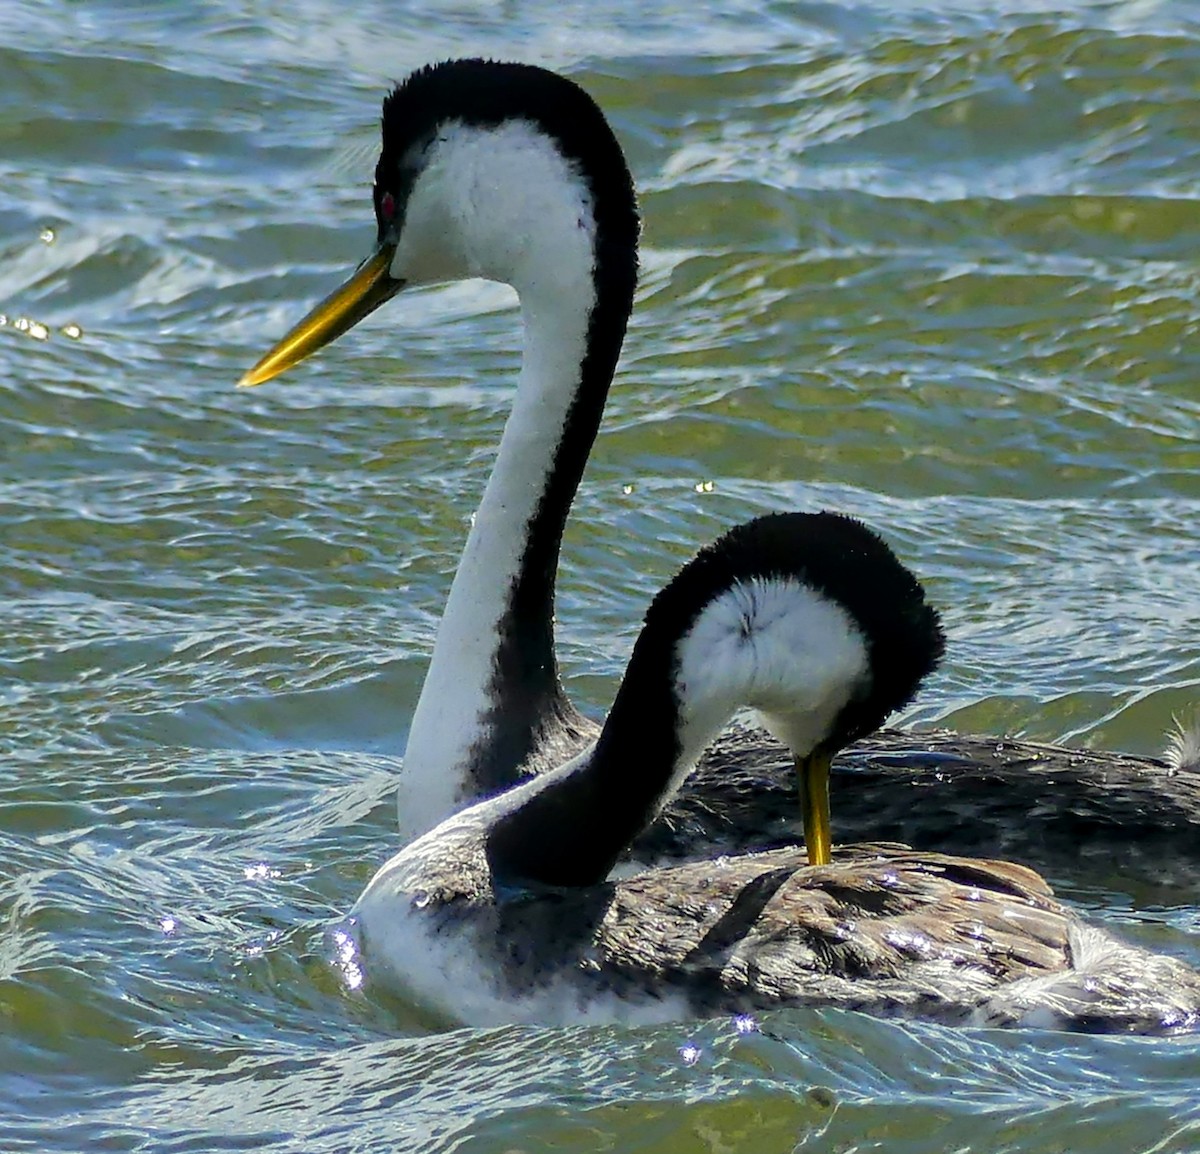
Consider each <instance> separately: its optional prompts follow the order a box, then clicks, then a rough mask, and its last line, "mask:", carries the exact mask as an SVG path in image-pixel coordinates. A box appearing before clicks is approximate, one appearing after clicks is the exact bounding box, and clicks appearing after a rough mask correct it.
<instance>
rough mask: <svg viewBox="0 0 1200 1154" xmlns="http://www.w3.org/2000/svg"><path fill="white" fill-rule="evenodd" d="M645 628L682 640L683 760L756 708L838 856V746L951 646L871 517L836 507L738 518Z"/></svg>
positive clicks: (673, 680)
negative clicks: (834, 825) (833, 769)
mask: <svg viewBox="0 0 1200 1154" xmlns="http://www.w3.org/2000/svg"><path fill="white" fill-rule="evenodd" d="M645 632H646V633H649V634H651V636H655V635H661V636H663V637H664V638H665V637H675V638H677V639H678V640H677V641H676V643H675V644H674V645H673V646H672V648H671V651H670V652H671V657H670V662H671V667H670V681H669V684H670V692H671V695H672V698H673V701H672V702H671V705H672V706H673V708H674V710H675V711H676V716H677V718H678V722H677V733H678V741H679V746H680V764H681V765H683V766H688V767H690V766H691V765H692V764H694V763H695V761H696V760H697V759H698V758H699V756H700V753H701V751H702V750H703V749H704V747H705V746H706V745H707V744H708V743H709V742H710V741H711V740H712V738H713V737H714V736H715V735H716V733H717V731H718V730H719V729H720V728H721V727H722V726H723V725H724V724H725V722H726V720H727V719H728V717H729V716H730V714H731V713H733V712H734V710H736V709H737V708H739V707H742V706H749V707H750V708H752V709H753V710H755V712H756V713H757V714H758V717H759V720H760V721H761V723H762V724H763V726H764V727H765V728H766V729H767V730H768V731H769V732H770V733H771V734H773V735H774V736H775V737H776V738H778V739H779V740H780V741H782V742H783V743H784V745H786V746H787V747H788V749H789V750H790V751H791V753H792V756H793V757H794V758H795V761H796V767H797V771H798V773H799V775H800V782H801V792H802V801H803V808H804V814H805V827H806V840H807V844H808V850H809V855H810V859H811V860H812V861H813V863H814V864H826V863H827V862H828V860H829V851H830V831H829V816H828V813H829V801H828V774H829V765H830V762H831V761H832V758H833V756H834V754H836V753H837V752H838V750H840V749H841V748H842V747H843V746H845V745H847V744H849V743H850V742H851V741H854V740H856V739H857V738H859V737H862V736H864V735H866V734H868V733H870V732H871V731H872V730H874V729H876V728H878V727H879V726H880V725H881V724H882V723H883V721H884V720H885V719H886V718H887V716H888V715H889V714H890V713H892V712H894V711H895V710H897V709H899V708H901V707H902V706H904V705H906V704H907V703H908V702H909V701H910V700H911V699H912V697H913V696H914V694H915V693H916V691H917V687H918V686H919V685H920V683H921V680H922V679H923V678H924V677H925V676H926V675H927V674H928V673H929V672H931V671H932V670H933V669H934V668H935V667H936V665H937V663H938V661H939V659H940V658H941V655H942V652H943V650H944V647H945V637H944V635H943V633H942V629H941V625H940V623H939V621H938V616H937V613H936V611H935V610H934V609H933V608H932V606H930V605H929V604H928V603H927V602H926V601H925V595H924V590H923V589H922V588H921V585H920V583H919V582H918V581H917V579H916V578H915V577H914V576H913V575H912V573H910V572H909V571H908V570H907V569H906V568H905V567H904V566H903V565H902V564H901V563H900V562H899V561H898V560H897V559H896V557H895V555H894V554H893V553H892V551H891V550H890V549H889V548H888V547H887V546H886V545H885V544H884V543H883V541H882V540H880V538H879V537H877V536H876V535H875V534H874V533H872V532H871V531H870V530H869V529H867V528H866V526H864V525H862V524H861V523H860V522H858V521H855V520H853V519H852V518H850V517H845V516H841V515H838V514H834V513H819V514H802V513H788V514H776V515H774V516H768V517H760V518H758V519H757V520H754V521H750V522H747V523H746V524H744V525H739V526H738V527H737V528H735V529H733V530H732V531H731V532H729V533H727V534H726V535H725V536H724V537H722V538H721V539H720V540H719V541H717V542H716V543H714V544H713V545H711V546H709V547H708V548H707V549H704V550H702V551H701V552H700V553H699V554H698V555H697V557H696V558H695V560H694V561H692V562H691V563H690V564H689V565H688V566H686V567H685V568H684V569H683V571H682V572H681V573H680V574H679V575H678V577H676V578H675V580H674V581H673V582H671V584H670V585H669V586H667V588H666V589H664V590H663V592H662V593H661V594H660V595H659V597H658V598H657V599H656V600H655V602H654V604H653V605H652V606H651V608H650V611H649V613H648V614H647V617H646V631H645ZM643 636H645V634H643Z"/></svg>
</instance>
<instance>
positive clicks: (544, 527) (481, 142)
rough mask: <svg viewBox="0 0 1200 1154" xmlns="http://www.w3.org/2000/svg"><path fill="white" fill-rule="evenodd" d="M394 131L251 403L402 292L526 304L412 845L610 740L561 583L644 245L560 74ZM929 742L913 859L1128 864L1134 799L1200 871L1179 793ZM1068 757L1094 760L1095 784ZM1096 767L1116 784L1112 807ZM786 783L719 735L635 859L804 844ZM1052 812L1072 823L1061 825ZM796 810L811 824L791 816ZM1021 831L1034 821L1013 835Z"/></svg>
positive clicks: (420, 107) (460, 101) (507, 84)
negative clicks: (571, 682) (563, 671)
mask: <svg viewBox="0 0 1200 1154" xmlns="http://www.w3.org/2000/svg"><path fill="white" fill-rule="evenodd" d="M382 129H383V147H382V152H381V154H380V157H379V162H378V165H377V168H376V175H375V187H374V202H375V215H376V223H377V229H378V238H377V245H376V249H375V251H374V253H373V254H372V255H371V256H370V257H369V258H368V259H367V260H366V261H365V262H364V263H363V265H362V266H360V268H359V270H358V271H357V272H356V273H355V274H354V276H353V277H352V278H351V279H350V280H349V281H348V282H347V283H346V284H345V285H344V286H342V288H340V289H338V290H337V291H336V292H335V293H334V294H332V295H331V296H330V297H329V298H327V300H326V301H324V302H322V303H321V304H320V305H318V306H317V308H316V309H314V310H313V312H312V313H310V314H309V316H308V317H306V318H305V319H304V320H303V321H302V322H301V323H300V324H299V325H297V326H296V328H295V329H293V330H292V332H291V333H289V334H288V335H287V336H286V337H285V338H284V339H283V340H282V341H281V342H280V343H279V345H277V346H276V348H275V349H274V350H272V352H271V353H269V354H268V355H267V356H266V357H264V358H263V360H262V361H260V362H259V364H258V365H256V366H255V368H254V369H252V370H251V371H250V372H249V373H247V374H246V377H245V378H244V379H243V383H245V384H257V383H259V382H261V381H264V380H268V379H270V378H271V377H272V376H274V375H275V374H277V373H278V372H281V371H283V370H284V369H285V368H287V367H289V366H290V365H292V364H295V363H296V362H297V361H299V360H301V359H303V358H304V357H306V356H307V355H309V354H310V353H311V352H313V351H315V350H316V349H317V348H320V347H321V346H322V345H324V344H326V343H328V342H329V341H331V340H333V339H335V338H336V337H337V336H339V335H340V334H341V333H343V332H345V331H346V330H347V329H348V328H350V327H351V326H352V325H354V324H355V323H357V321H358V320H360V319H361V318H362V317H364V316H366V315H367V314H368V313H370V312H371V311H373V310H374V309H375V308H376V307H378V306H379V305H380V304H382V303H383V302H384V301H386V300H388V299H390V297H392V296H393V295H394V294H395V293H396V292H398V291H399V290H400V289H401V288H403V287H404V286H406V285H420V284H426V283H433V282H438V281H445V280H455V279H462V278H465V277H485V278H488V279H492V280H497V281H501V282H503V283H506V284H509V285H511V286H512V287H513V288H515V289H516V291H517V294H518V298H519V301H520V309H521V317H522V322H523V330H524V353H523V359H522V367H521V373H520V378H519V381H518V384H517V389H516V393H515V397H514V402H513V409H512V412H511V414H510V416H509V418H508V421H507V423H506V426H505V430H504V435H503V437H502V440H501V443H500V447H499V451H498V454H497V458H496V462H495V466H494V468H493V471H492V475H491V477H490V479H489V481H488V484H487V487H486V490H485V492H484V496H483V499H482V502H481V504H480V507H479V510H478V512H477V514H476V516H475V518H474V521H473V524H472V527H471V530H470V533H469V535H468V539H467V543H466V546H465V548H464V552H463V556H462V560H461V562H460V565H459V567H458V571H457V573H456V575H455V578H454V581H453V583H452V586H451V590H450V594H449V598H448V600H447V603H446V608H445V613H444V616H443V619H442V623H441V626H440V628H439V632H438V637H437V642H436V645H435V649H434V653H433V656H432V660H431V663H430V668H429V671H428V675H427V677H426V680H425V683H424V686H423V688H422V691H421V696H420V700H419V702H418V705H417V709H416V712H415V714H414V717H413V720H412V725H411V729H410V735H409V741H408V747H407V750H406V754H405V764H404V768H403V771H402V773H401V775H400V781H399V791H398V793H399V813H400V824H401V835H402V838H406V839H407V838H411V837H413V836H416V835H417V834H419V833H421V832H423V831H425V830H428V829H430V828H432V827H433V826H434V825H436V824H437V823H438V822H440V821H441V820H443V819H444V818H445V817H447V816H448V815H450V814H451V813H453V812H455V811H456V810H458V809H461V808H462V807H463V806H464V805H466V804H468V803H470V802H471V801H473V800H475V799H478V798H483V797H488V796H491V795H493V794H496V793H497V792H499V791H501V790H504V789H506V788H507V787H509V786H510V785H512V784H513V783H515V782H519V781H521V780H523V779H525V778H527V777H530V776H534V775H536V774H538V773H541V772H544V771H547V770H552V769H554V768H555V767H557V766H559V765H561V764H562V763H563V762H565V761H567V760H569V759H570V758H571V757H572V756H574V755H576V754H578V753H579V752H580V751H581V750H584V749H586V748H587V747H588V746H589V745H590V744H591V743H592V742H593V741H594V740H595V737H596V734H597V727H596V726H595V724H594V723H592V722H591V721H590V720H588V719H587V718H585V717H583V716H582V715H581V714H580V713H579V712H578V711H577V710H576V708H575V707H574V706H573V705H572V703H571V702H570V701H569V700H568V698H567V697H566V695H565V693H564V692H563V689H562V686H561V683H560V679H559V675H558V665H557V660H556V655H555V650H554V591H555V575H556V569H557V564H558V556H559V546H560V541H561V537H562V531H563V528H564V525H565V522H566V517H567V514H568V511H569V508H570V504H571V501H572V499H573V496H574V493H575V491H576V488H577V486H578V484H579V481H580V478H581V476H582V472H583V468H584V465H585V463H586V460H587V456H588V453H589V452H590V449H591V446H592V442H593V440H594V437H595V434H596V431H597V428H598V426H599V422H600V418H601V415H602V412H603V408H604V404H605V400H606V397H607V392H608V388H609V385H610V383H611V381H612V377H613V373H614V371H615V368H616V364H617V359H618V356H619V352H620V348H621V344H622V341H623V339H624V333H625V326H626V322H627V320H628V317H629V314H630V310H631V308H632V303H633V293H634V288H635V284H636V277H637V237H638V228H639V221H638V212H637V205H636V200H635V196H634V189H633V182H632V178H631V176H630V174H629V170H628V167H627V165H626V163H625V160H624V157H623V155H622V152H621V148H620V145H619V144H618V142H617V140H616V138H615V136H614V135H613V133H612V130H611V129H610V127H609V125H608V123H607V122H606V120H605V118H604V116H603V114H602V113H601V111H600V110H599V108H598V107H597V106H596V104H595V103H594V101H593V100H592V99H591V98H590V97H589V96H588V95H587V94H586V93H584V92H583V91H582V90H581V89H580V88H579V87H578V86H577V85H575V84H574V83H573V82H571V81H570V80H568V79H566V78H564V77H560V76H556V75H555V74H553V73H549V72H546V71H544V70H542V69H538V68H534V67H530V66H524V65H514V64H501V63H493V62H485V61H480V60H459V61H451V62H447V63H444V64H439V65H434V66H431V67H429V68H425V69H421V70H419V71H418V72H416V73H414V74H413V75H412V76H410V77H409V78H408V79H407V80H406V81H404V82H403V83H402V84H400V85H399V86H398V87H397V88H396V90H395V91H394V92H393V93H392V94H391V95H390V96H389V97H388V98H387V99H386V101H385V103H384V111H383V126H382ZM916 741H917V739H915V738H914V737H913V736H911V735H907V734H902V735H894V736H886V735H885V736H877V737H876V738H875V739H873V742H874V744H873V746H872V749H873V751H874V752H873V753H872V754H868V755H867V756H866V759H865V760H866V762H867V766H866V768H864V769H863V770H862V771H861V774H860V776H862V777H868V778H870V779H871V780H874V781H877V782H878V783H879V790H878V791H877V792H879V793H882V792H884V791H885V790H888V789H893V790H894V792H897V793H901V794H903V793H904V792H905V787H908V789H909V792H911V790H912V789H913V788H919V787H921V786H923V785H926V784H929V783H930V782H932V781H934V780H936V781H937V791H936V793H934V792H931V791H925V790H922V791H921V795H920V796H921V803H920V804H919V805H915V806H914V805H911V804H905V805H904V806H903V807H902V808H903V810H904V815H905V816H904V821H903V823H902V825H903V834H902V836H904V837H905V838H906V839H907V840H913V841H918V842H920V844H922V845H923V846H926V847H928V848H931V849H939V850H945V851H953V850H955V849H958V848H962V847H963V846H964V845H966V844H968V843H969V844H970V846H971V848H976V847H977V846H978V838H979V836H980V834H979V830H980V829H990V830H991V831H992V832H993V833H997V834H998V833H1000V832H1003V834H1004V836H1005V837H1006V838H1007V841H1006V843H1005V848H1006V852H1010V853H1014V854H1017V855H1019V856H1022V857H1032V858H1033V859H1034V860H1035V861H1036V860H1038V854H1039V852H1041V851H1043V850H1044V849H1045V848H1046V846H1047V845H1052V844H1057V843H1056V834H1057V830H1055V829H1051V828H1050V827H1051V825H1052V824H1053V822H1052V821H1051V820H1050V818H1049V816H1048V815H1049V814H1051V813H1053V812H1058V813H1059V814H1062V813H1066V814H1070V813H1072V812H1074V809H1075V805H1074V802H1075V800H1076V798H1079V799H1080V800H1082V801H1085V802H1086V803H1087V806H1088V807H1090V810H1091V811H1097V812H1096V820H1095V823H1094V829H1095V830H1096V831H1097V833H1096V837H1097V839H1098V840H1101V841H1102V842H1103V844H1104V846H1105V852H1107V853H1110V854H1111V852H1112V851H1113V848H1114V846H1119V845H1120V844H1121V843H1122V842H1123V841H1124V842H1126V843H1132V841H1133V840H1134V839H1133V835H1131V834H1127V833H1126V832H1125V831H1126V830H1127V829H1128V828H1129V827H1128V826H1127V825H1126V823H1125V822H1124V820H1123V818H1124V816H1125V815H1126V814H1127V812H1128V810H1129V808H1130V806H1129V804H1128V797H1127V793H1126V792H1125V791H1123V789H1122V782H1123V781H1125V780H1126V779H1128V780H1130V781H1131V782H1132V783H1133V784H1134V786H1136V791H1135V792H1136V795H1137V799H1138V801H1137V807H1136V808H1137V812H1138V813H1139V814H1140V815H1142V817H1143V818H1144V819H1145V820H1146V821H1148V822H1151V823H1153V822H1154V821H1155V819H1156V813H1157V812H1158V811H1161V815H1162V816H1163V819H1164V824H1166V823H1173V825H1172V828H1178V830H1179V836H1178V837H1177V838H1176V839H1174V840H1173V841H1172V842H1171V847H1172V848H1173V851H1174V852H1175V853H1176V854H1177V855H1178V860H1179V861H1181V862H1183V864H1184V866H1185V867H1186V866H1190V865H1192V864H1194V865H1195V866H1196V867H1197V869H1198V870H1200V837H1196V836H1194V835H1195V834H1197V833H1200V789H1197V790H1195V791H1194V792H1193V793H1192V794H1191V795H1190V796H1189V795H1188V794H1187V792H1186V791H1184V790H1175V791H1163V792H1162V793H1161V794H1159V793H1156V791H1155V790H1154V788H1153V786H1154V783H1155V781H1156V779H1158V778H1160V777H1165V775H1166V773H1167V770H1166V768H1165V767H1163V766H1161V765H1157V764H1156V763H1153V762H1149V761H1142V762H1131V761H1129V760H1128V759H1121V758H1118V757H1115V756H1113V757H1107V756H1106V755H1103V754H1089V755H1070V756H1068V755H1066V754H1065V751H1056V750H1054V749H1053V748H1050V747H1035V748H1036V749H1037V751H1038V752H1037V753H1036V755H1035V756H1034V757H1030V756H1029V754H1028V749H1023V750H1022V751H1021V753H1020V754H1019V755H1018V758H1017V761H1016V762H1015V766H1014V763H1013V762H1010V761H1009V760H1007V758H1006V757H1005V756H1004V755H1003V753H1002V752H1000V753H998V743H997V741H996V739H994V738H981V739H972V738H956V739H955V745H954V754H953V757H952V758H950V759H947V757H946V756H945V754H943V753H938V752H936V751H934V752H932V753H929V754H928V755H926V754H925V753H924V752H923V751H922V750H920V749H919V748H917V747H916ZM893 743H894V744H893ZM1072 756H1073V757H1075V758H1076V760H1078V759H1079V758H1080V757H1082V758H1084V759H1085V766H1084V769H1083V770H1082V771H1081V772H1080V773H1078V774H1075V773H1073V772H1072V760H1071V757H1072ZM858 760H859V762H860V764H861V763H862V762H863V760H864V759H863V758H862V757H859V759H858ZM1097 763H1099V765H1100V767H1101V768H1100V769H1099V770H1096V772H1097V773H1101V774H1102V775H1103V777H1104V779H1105V781H1106V782H1107V783H1108V788H1106V789H1104V790H1100V791H1097V790H1095V789H1094V788H1093V781H1094V777H1095V774H1094V773H1093V767H1095V766H1096V765H1097ZM980 766H982V767H984V771H985V772H986V773H987V774H988V775H989V776H988V781H989V787H988V788H987V789H980V788H971V787H972V786H977V785H978V783H979V780H980V778H979V775H978V774H974V775H972V774H969V773H966V772H964V771H965V770H967V769H970V768H971V767H976V768H978V767H980ZM791 771H792V766H791V760H790V758H789V757H787V755H786V752H785V751H784V750H783V748H782V747H781V746H780V745H779V744H778V743H777V742H775V741H773V740H772V739H770V738H769V737H768V736H767V735H766V734H764V733H762V732H761V731H758V730H752V729H746V728H741V729H738V730H735V731H732V732H729V733H727V734H725V735H723V736H722V737H721V738H720V739H718V741H717V742H716V743H715V745H714V747H713V750H712V752H711V753H710V754H709V755H708V756H706V757H705V758H704V759H702V762H701V765H700V766H699V767H698V769H697V772H696V773H694V774H693V775H692V776H690V777H689V778H688V779H687V781H686V782H685V784H684V788H683V790H682V791H681V792H680V794H679V795H678V796H677V797H675V798H674V799H673V800H672V801H671V802H670V803H669V804H668V806H667V808H666V810H665V811H664V814H663V817H662V820H661V821H660V823H659V824H658V825H657V826H656V827H655V829H652V830H650V831H647V833H646V834H645V835H643V839H642V840H639V841H638V842H635V844H634V846H633V853H634V854H635V856H638V857H641V858H643V859H647V858H650V857H670V858H679V857H682V858H687V857H694V856H697V855H701V856H707V855H711V854H713V853H719V852H723V851H725V850H727V849H737V848H742V847H746V846H755V847H757V846H766V845H775V844H779V843H786V842H792V843H794V841H795V840H796V837H797V831H796V829H795V824H794V820H793V821H792V822H791V823H789V822H788V821H787V820H783V819H782V818H781V817H780V810H779V808H778V801H779V799H780V798H783V797H787V798H794V793H793V785H792V778H791ZM1184 773H1186V771H1185V770H1182V769H1181V774H1184ZM960 782H965V783H967V784H966V788H960V787H959V785H958V783H960ZM992 783H994V784H995V788H992ZM743 785H745V786H746V788H742V786H743ZM1048 791H1049V792H1052V793H1053V796H1054V797H1055V798H1056V799H1057V800H1058V802H1059V805H1058V806H1057V807H1051V809H1050V810H1047V808H1046V806H1045V805H1044V804H1043V801H1044V798H1045V795H1046V793H1047V792H1048ZM867 792H870V791H869V790H868V791H867ZM857 793H858V790H845V791H843V797H844V799H843V803H842V804H843V809H844V811H845V814H846V816H847V817H854V818H856V819H857V822H858V824H857V826H856V832H861V833H863V834H869V832H870V830H869V827H870V822H871V820H872V812H871V811H870V810H868V809H866V808H865V807H864V806H863V805H862V804H861V803H860V802H859V801H858V799H857V798H856V794H857ZM789 807H790V808H789V812H790V813H791V814H792V815H793V817H794V815H795V807H794V802H791V803H789ZM947 807H948V808H949V809H951V810H953V809H955V808H956V807H957V808H958V809H966V810H969V811H970V813H971V814H972V815H973V816H972V820H971V821H970V822H967V823H963V822H947V821H944V820H943V816H942V813H943V809H944V808H947ZM1014 812H1015V813H1018V814H1021V815H1022V820H1021V821H1019V822H1015V823H1012V822H1010V820H1009V819H1010V817H1011V815H1012V814H1013V813H1014ZM1055 820H1057V819H1055ZM880 828H881V829H882V827H880ZM1091 828H1093V826H1089V827H1088V829H1091ZM876 836H878V835H876ZM893 836H894V835H893ZM984 836H986V834H985V835H984ZM1137 836H1138V837H1140V836H1141V830H1140V827H1139V830H1138V834H1137ZM1022 839H1025V840H1022ZM1160 864H1161V863H1160Z"/></svg>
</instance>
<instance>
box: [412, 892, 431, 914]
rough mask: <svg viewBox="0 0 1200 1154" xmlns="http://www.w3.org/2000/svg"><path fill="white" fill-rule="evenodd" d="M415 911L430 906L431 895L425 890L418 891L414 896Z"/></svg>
mask: <svg viewBox="0 0 1200 1154" xmlns="http://www.w3.org/2000/svg"><path fill="white" fill-rule="evenodd" d="M412 904H413V909H415V910H423V909H424V908H425V907H426V906H427V905H429V894H428V893H427V892H426V891H425V890H417V892H416V893H415V894H413V896H412Z"/></svg>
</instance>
